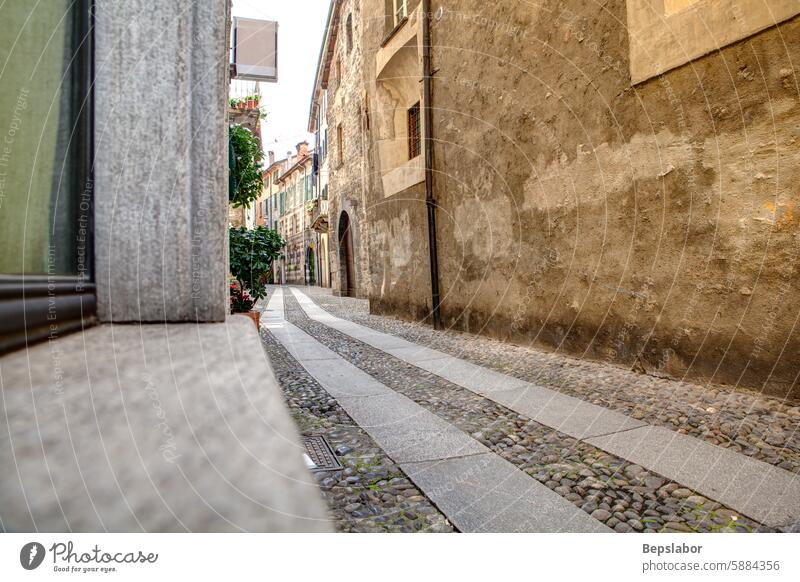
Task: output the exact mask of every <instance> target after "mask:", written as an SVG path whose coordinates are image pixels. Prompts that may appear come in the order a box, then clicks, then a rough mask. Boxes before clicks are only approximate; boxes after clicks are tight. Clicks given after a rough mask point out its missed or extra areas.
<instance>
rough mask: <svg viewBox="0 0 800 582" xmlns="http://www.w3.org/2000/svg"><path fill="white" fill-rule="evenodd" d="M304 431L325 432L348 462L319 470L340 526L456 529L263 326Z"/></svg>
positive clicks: (344, 528)
mask: <svg viewBox="0 0 800 582" xmlns="http://www.w3.org/2000/svg"><path fill="white" fill-rule="evenodd" d="M261 339H262V343H263V345H264V349H265V350H266V352H267V355H268V356H269V359H270V362H271V364H272V367H273V369H274V371H275V375H276V377H277V379H278V382H279V383H280V385H281V388H282V389H283V392H284V395H285V397H286V401H287V405H288V406H289V409H290V411H291V414H292V416H293V418H294V420H295V422H296V423H297V426H298V429H299V430H300V432H302V433H305V434H310V433H314V434H322V435H324V436H325V438H327V439H328V442H330V443H331V446H332V447H333V449H334V451H335V452H336V454H337V456H338V458H339V461H340V462H341V464H342V466H343V467H344V469H343V470H340V471H336V472H322V473H317V480H318V482H319V484H320V488H321V490H322V494H323V497H324V498H325V500H326V501H327V503H328V505H329V507H330V511H331V515H332V517H333V519H334V521H335V524H336V527H337V529H338V530H339V531H344V532H420V531H422V532H452V531H453V527H452V526H451V525H450V524H449V523H448V522H447V520H446V518H445V516H444V515H443V514H442V513H441V512H440V511H439V510H438V509H436V507H434V506H433V505H432V504H431V502H430V501H429V500H428V499H427V498H426V497H425V496H424V495H422V493H421V492H420V491H419V490H418V489H417V488H416V487H415V486H414V484H413V483H412V482H411V481H410V480H409V479H408V477H406V475H405V474H404V473H403V472H402V470H401V469H400V468H399V467H397V465H395V464H394V463H393V462H392V461H391V459H389V458H388V457H387V456H386V455H385V454H384V453H383V451H382V450H381V449H380V447H378V446H377V445H376V444H375V442H374V441H373V440H372V439H371V438H370V437H369V435H367V433H366V432H364V431H363V430H362V429H361V428H360V427H359V426H358V425H356V423H355V422H354V421H353V420H352V419H351V418H350V416H348V414H347V413H346V412H345V411H344V410H343V409H342V408H341V406H339V404H338V403H337V402H336V400H334V399H333V398H331V396H330V395H329V394H328V393H327V392H326V391H325V389H324V388H322V387H321V386H320V385H319V384H318V383H317V382H316V381H315V380H314V378H312V377H311V376H310V375H309V374H308V372H306V371H305V369H304V368H303V367H302V366H301V365H300V364H298V363H297V361H296V360H295V359H294V358H292V357H291V356H290V355H289V353H288V352H287V351H286V350H285V349H284V348H283V346H281V345H280V344H279V343H278V342H277V341H276V340H275V338H274V337H273V336H272V335H271V334H270V333H269V332H268V331H266V330H262V331H261Z"/></svg>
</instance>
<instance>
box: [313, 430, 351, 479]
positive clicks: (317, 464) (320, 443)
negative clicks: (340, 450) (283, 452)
mask: <svg viewBox="0 0 800 582" xmlns="http://www.w3.org/2000/svg"><path fill="white" fill-rule="evenodd" d="M303 445H304V446H305V447H306V454H304V455H303V458H304V459H305V461H306V466H307V467H308V468H309V469H310V470H311V471H339V470H340V469H343V468H344V467H342V464H341V463H340V462H339V459H337V458H336V454H334V452H333V449H331V446H330V445H329V444H328V441H326V440H325V437H324V436H321V435H309V436H303Z"/></svg>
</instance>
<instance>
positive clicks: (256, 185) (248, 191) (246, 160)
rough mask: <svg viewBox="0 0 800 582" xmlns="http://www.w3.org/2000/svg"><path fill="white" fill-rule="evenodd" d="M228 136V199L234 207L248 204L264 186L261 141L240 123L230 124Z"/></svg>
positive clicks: (257, 195) (258, 194)
mask: <svg viewBox="0 0 800 582" xmlns="http://www.w3.org/2000/svg"><path fill="white" fill-rule="evenodd" d="M229 136H230V147H231V160H230V166H231V167H230V172H231V180H230V184H229V192H228V199H229V200H230V203H231V205H232V206H233V207H234V208H239V207H241V206H250V204H251V203H252V202H253V201H254V200H256V199H257V198H258V197H259V196H260V195H261V190H262V189H263V187H264V177H263V175H262V173H261V159H262V158H263V157H264V154H263V152H262V151H261V143H259V140H258V138H257V137H256V136H255V135H253V133H252V132H251V131H250V130H249V129H247V128H246V127H243V126H241V125H231V126H230V129H229Z"/></svg>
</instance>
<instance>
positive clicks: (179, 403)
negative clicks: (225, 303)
mask: <svg viewBox="0 0 800 582" xmlns="http://www.w3.org/2000/svg"><path fill="white" fill-rule="evenodd" d="M0 390H2V396H3V406H4V411H3V412H4V414H3V416H2V417H1V418H3V422H4V423H6V422H7V424H8V426H7V427H3V428H2V430H0V466H1V467H3V471H4V476H3V477H4V478H3V480H2V482H0V515H2V516H3V527H4V528H5V530H6V531H37V530H38V531H52V532H62V531H76V532H81V531H105V530H108V531H132V532H133V531H142V530H144V531H210V532H217V531H242V530H243V531H264V532H283V531H310V532H321V531H330V530H331V529H332V528H331V525H330V522H329V521H328V519H327V516H326V512H325V509H324V505H323V502H322V499H321V496H320V493H319V490H318V488H317V486H316V485H315V483H314V481H313V479H312V477H311V475H310V474H309V472H308V471H307V470H306V468H305V466H304V464H303V461H302V448H301V446H300V444H299V440H298V434H297V432H296V429H295V426H294V424H293V422H292V420H291V418H290V417H289V414H288V412H287V409H286V407H285V405H284V403H283V398H282V394H281V390H280V387H279V386H278V384H277V382H276V381H275V377H274V374H273V372H272V369H271V367H270V365H269V362H268V360H267V358H266V355H265V353H264V351H263V348H262V346H261V342H260V339H259V337H258V335H257V333H256V330H255V328H254V327H253V324H252V322H251V320H250V319H249V318H246V317H243V316H230V317H229V318H228V319H227V320H226V321H225V322H224V323H205V324H188V323H187V324H149V325H138V324H136V325H119V324H117V325H110V324H107V325H101V326H98V327H95V328H92V329H88V330H86V331H84V332H81V333H76V334H73V335H69V336H66V337H63V338H60V339H57V340H54V341H49V342H47V343H44V344H39V345H36V346H32V347H30V348H29V349H27V350H21V351H17V352H14V353H11V354H7V355H5V356H3V357H2V358H0Z"/></svg>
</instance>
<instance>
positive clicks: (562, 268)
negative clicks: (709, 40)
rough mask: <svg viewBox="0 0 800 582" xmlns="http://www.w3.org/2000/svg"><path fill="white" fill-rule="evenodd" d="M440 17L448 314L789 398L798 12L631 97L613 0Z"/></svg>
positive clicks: (396, 291) (412, 295)
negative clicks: (793, 64)
mask: <svg viewBox="0 0 800 582" xmlns="http://www.w3.org/2000/svg"><path fill="white" fill-rule="evenodd" d="M440 6H441V7H442V8H443V14H442V16H441V18H440V19H438V20H434V22H433V44H434V51H433V60H434V68H435V69H436V70H437V74H436V78H435V82H434V103H433V105H434V108H435V111H434V131H435V140H436V144H435V159H436V191H435V196H436V199H437V201H438V203H439V204H440V206H441V208H440V211H439V214H438V219H439V232H438V236H439V249H440V263H441V277H440V280H441V285H442V292H443V294H444V295H445V300H444V306H443V314H444V317H445V321H446V323H447V324H449V325H452V326H455V327H456V328H459V329H466V330H469V331H472V332H480V333H487V334H490V335H494V336H498V337H502V338H504V339H510V340H513V341H517V342H521V343H534V344H538V345H541V346H545V347H549V348H554V349H559V350H562V351H565V352H569V353H574V354H577V355H582V356H585V357H592V358H598V359H603V360H607V361H613V362H617V363H620V364H623V365H636V366H637V367H639V366H641V367H643V368H644V369H646V370H647V371H648V372H651V373H655V374H665V375H670V376H672V377H684V376H687V377H690V378H693V379H709V380H712V381H715V382H725V383H731V384H739V385H743V386H749V387H753V388H756V389H765V390H766V391H768V392H771V393H775V394H788V393H792V394H793V395H794V396H798V395H800V392H798V389H797V388H796V387H794V388H793V386H794V382H795V381H796V375H797V373H798V370H799V369H800V368H798V364H797V354H798V351H800V340H798V338H797V335H796V334H795V330H794V324H795V321H796V319H797V317H798V313H800V295H798V294H797V293H796V286H797V282H798V279H800V276H798V273H797V270H796V269H797V264H798V261H797V258H798V254H800V238H798V237H799V236H800V233H798V209H797V208H796V205H797V203H798V196H799V195H798V186H797V184H799V183H800V103H799V102H798V81H797V76H796V71H794V70H793V69H792V61H793V62H794V63H797V62H800V20H799V19H794V20H791V21H788V22H787V23H784V24H782V25H780V26H778V27H776V28H773V29H770V30H767V31H764V32H762V33H759V34H757V35H755V36H752V37H750V38H748V39H746V40H744V41H742V42H739V43H736V44H734V45H731V46H729V47H726V48H724V49H723V50H722V51H721V52H719V53H717V54H713V55H709V56H706V57H703V58H701V59H699V60H697V61H695V62H693V63H691V64H690V65H687V66H684V67H681V68H679V69H676V70H673V71H670V72H669V73H667V74H666V75H664V76H662V77H660V78H658V79H653V80H650V81H648V82H645V83H642V84H640V85H637V86H635V87H632V86H631V84H630V78H629V72H628V37H627V31H626V29H625V26H624V25H625V22H626V7H625V2H624V1H623V0H614V1H609V2H605V3H602V4H601V3H597V2H588V3H587V2H582V1H578V0H571V1H567V2H556V1H552V0H550V1H545V2H542V3H539V4H536V5H530V4H528V3H517V2H511V1H509V0H503V1H501V2H498V3H492V4H486V3H484V2H479V1H477V0H459V1H458V2H456V1H455V0H448V1H441V2H440V1H436V0H435V1H434V2H433V11H434V12H436V10H437V9H438V8H439V7H440ZM368 42H374V37H373V38H369V39H368ZM368 46H369V45H368ZM372 46H375V45H372ZM476 47H479V48H476ZM373 79H374V77H373ZM396 214H397V215H400V211H399V210H398V211H396ZM421 216H422V220H423V221H424V214H422V215H421ZM395 218H396V215H394V214H393V213H392V212H387V213H386V215H385V216H381V215H380V214H378V213H375V214H374V219H375V220H374V224H373V225H372V228H373V229H374V230H375V231H376V232H377V231H387V232H390V231H391V228H392V225H393V221H394V220H395ZM410 262H411V263H416V264H422V265H424V266H425V267H427V246H426V245H425V244H423V245H419V246H418V247H417V248H416V250H415V259H413V260H412V261H410ZM390 266H391V268H396V267H395V266H394V265H393V264H392V265H390ZM373 268H374V270H375V273H374V278H375V280H383V279H388V280H391V279H392V278H396V275H395V274H390V275H386V274H384V273H382V270H384V269H386V268H387V267H386V266H384V264H383V263H380V262H377V263H376V262H373ZM428 297H429V286H428V285H426V284H417V285H411V286H398V285H395V286H388V287H385V288H384V289H383V291H382V292H379V290H377V289H376V290H375V293H373V295H372V296H371V299H372V301H371V305H372V306H373V310H374V311H377V312H382V313H395V314H397V315H400V316H405V317H417V316H418V315H419V313H423V312H424V310H425V305H426V301H429V299H428Z"/></svg>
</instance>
